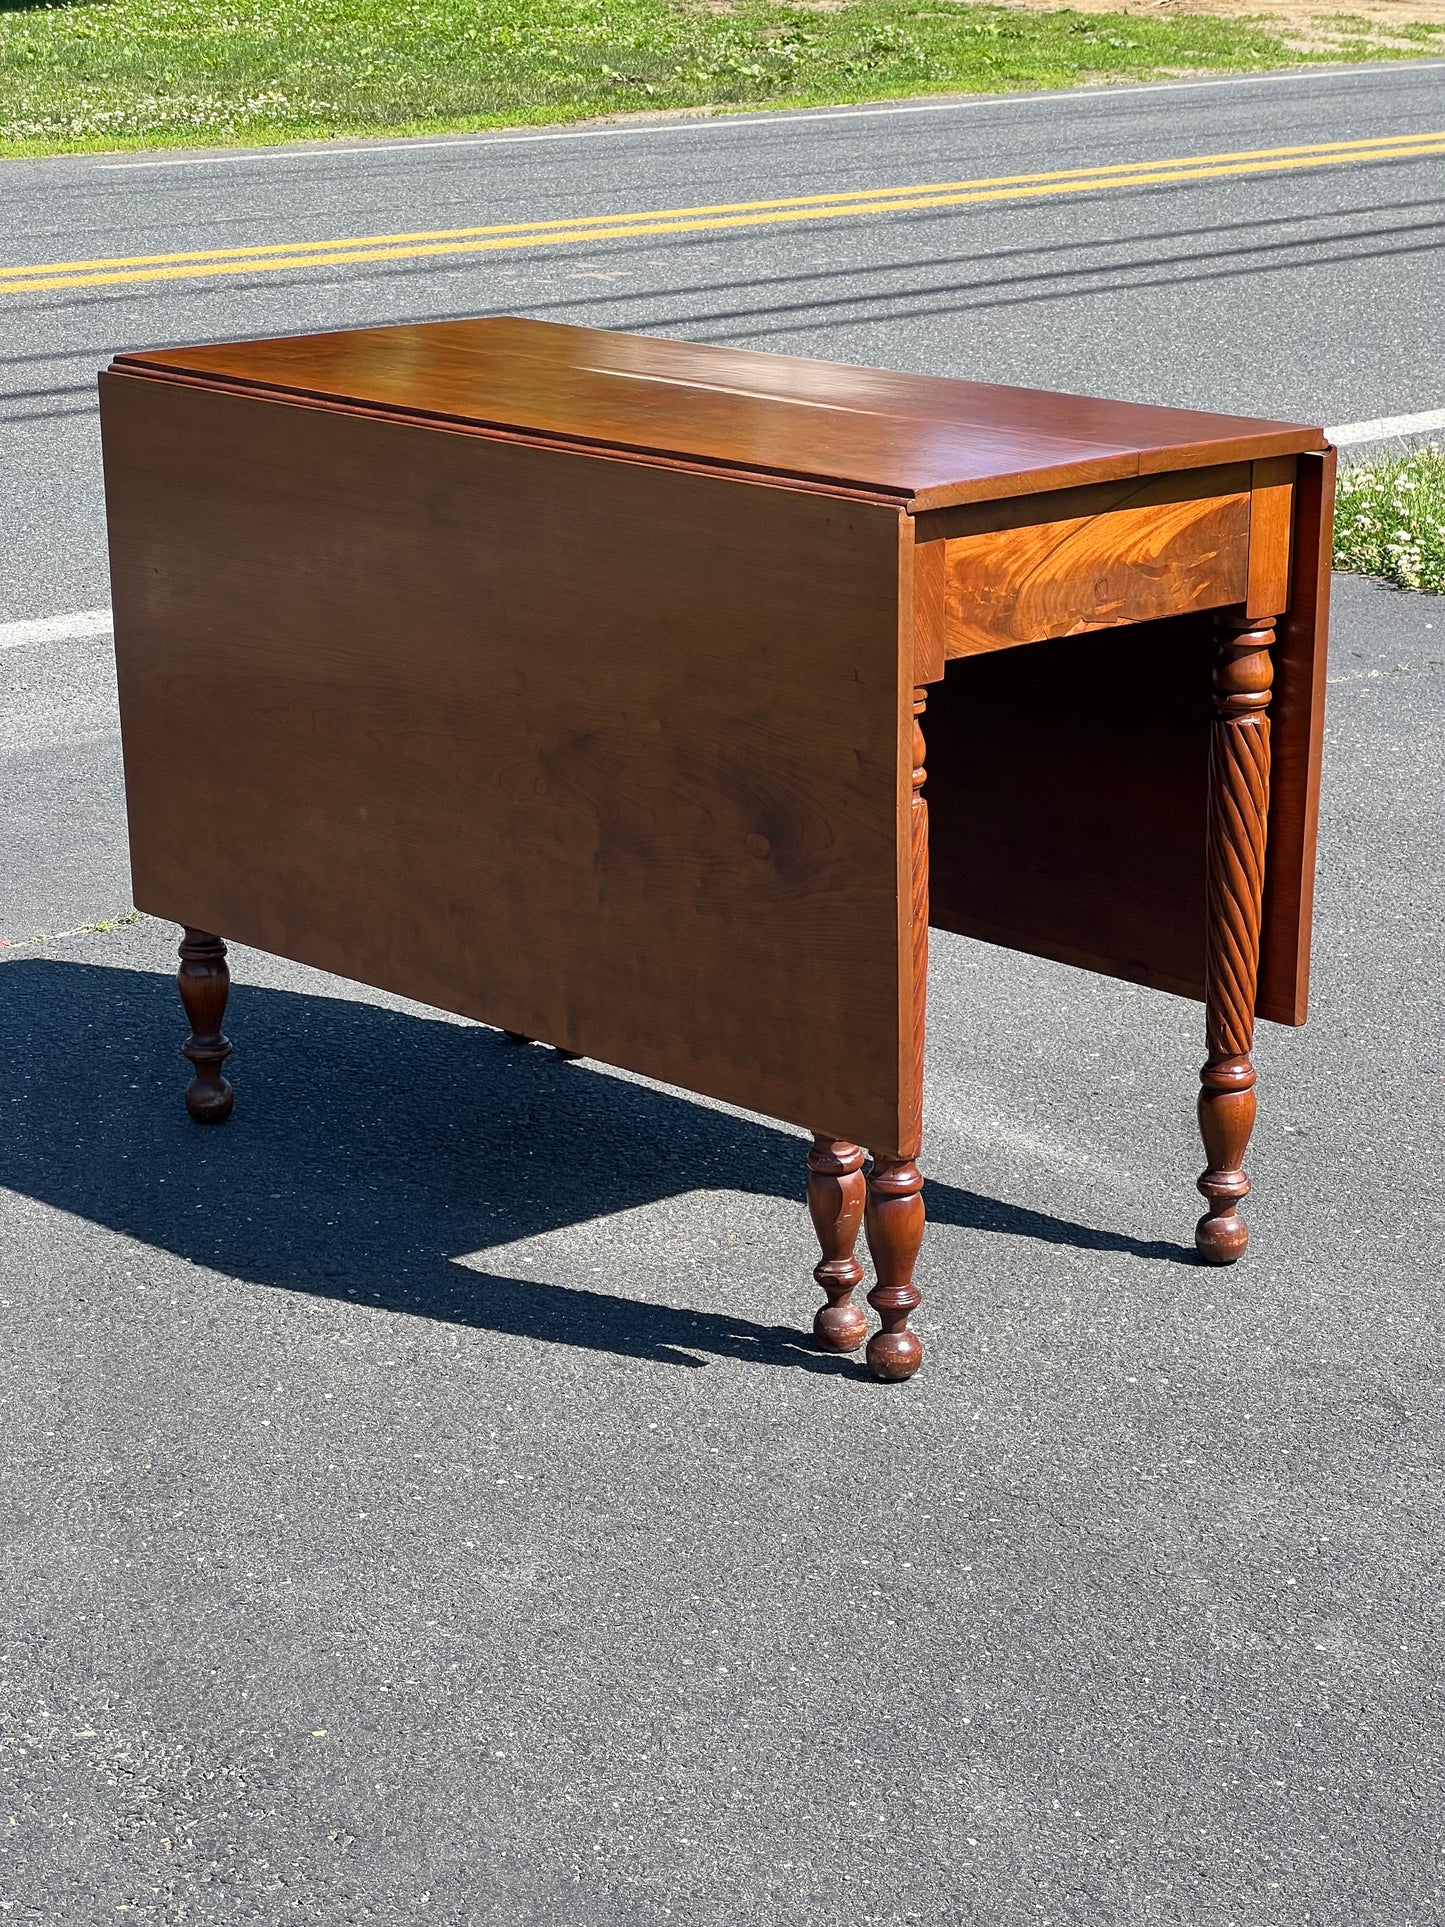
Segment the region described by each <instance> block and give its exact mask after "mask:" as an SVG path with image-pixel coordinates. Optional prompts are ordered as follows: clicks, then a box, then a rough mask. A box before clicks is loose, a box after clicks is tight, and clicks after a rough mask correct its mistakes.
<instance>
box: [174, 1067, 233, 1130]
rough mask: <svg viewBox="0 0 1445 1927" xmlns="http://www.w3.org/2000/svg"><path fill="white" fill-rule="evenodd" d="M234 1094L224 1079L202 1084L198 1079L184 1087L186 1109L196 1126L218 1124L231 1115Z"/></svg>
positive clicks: (219, 1078)
mask: <svg viewBox="0 0 1445 1927" xmlns="http://www.w3.org/2000/svg"><path fill="white" fill-rule="evenodd" d="M235 1102H236V1093H235V1092H234V1091H233V1090H232V1089H231V1086H230V1085H229V1084H228V1083H227V1081H226V1079H225V1078H224V1077H217V1078H214V1079H212V1080H211V1081H209V1082H207V1083H205V1084H203V1083H202V1082H201V1080H200V1079H199V1078H195V1079H193V1080H192V1082H191V1083H190V1084H188V1085H187V1087H186V1109H187V1110H188V1111H189V1112H190V1114H191V1116H192V1117H193V1118H194V1119H195V1120H196V1122H197V1124H219V1123H221V1122H222V1120H223V1119H225V1118H228V1117H229V1116H230V1115H231V1110H232V1107H233V1106H234V1104H235Z"/></svg>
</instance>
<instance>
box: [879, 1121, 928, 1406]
mask: <svg viewBox="0 0 1445 1927" xmlns="http://www.w3.org/2000/svg"><path fill="white" fill-rule="evenodd" d="M864 1224H865V1228H866V1230H867V1233H868V1250H869V1254H870V1255H871V1257H872V1259H873V1269H874V1270H875V1271H876V1272H877V1273H878V1282H877V1284H876V1285H875V1286H874V1287H873V1289H872V1291H870V1292H869V1294H868V1302H869V1304H870V1305H871V1306H872V1307H873V1309H874V1311H876V1312H877V1313H878V1317H879V1320H880V1323H881V1327H882V1329H881V1330H879V1331H876V1332H874V1334H873V1336H872V1337H871V1338H870V1339H869V1340H868V1354H867V1357H868V1369H869V1371H870V1372H871V1373H872V1374H873V1376H874V1378H883V1379H899V1378H912V1376H913V1374H914V1373H915V1372H916V1371H917V1370H918V1368H919V1366H920V1365H921V1364H922V1363H923V1341H922V1339H921V1338H920V1337H919V1336H918V1334H917V1332H914V1331H910V1330H909V1329H908V1320H909V1317H910V1315H911V1314H912V1313H913V1312H915V1311H916V1310H917V1309H918V1306H919V1303H920V1302H921V1297H922V1294H921V1293H920V1292H919V1289H918V1287H917V1286H916V1285H915V1284H914V1282H913V1268H914V1266H915V1265H916V1264H917V1262H918V1254H919V1252H920V1251H921V1250H922V1248H923V1229H924V1209H923V1176H922V1173H921V1172H920V1171H919V1169H918V1166H917V1165H916V1164H915V1163H914V1162H913V1160H912V1158H890V1157H875V1158H874V1160H873V1163H872V1167H871V1168H870V1170H869V1172H868V1208H867V1211H866V1213H865V1217H864Z"/></svg>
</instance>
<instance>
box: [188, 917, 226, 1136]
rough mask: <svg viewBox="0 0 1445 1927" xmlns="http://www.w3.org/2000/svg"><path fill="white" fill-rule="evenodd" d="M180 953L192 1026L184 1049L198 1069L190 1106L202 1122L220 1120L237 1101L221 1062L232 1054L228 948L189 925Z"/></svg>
mask: <svg viewBox="0 0 1445 1927" xmlns="http://www.w3.org/2000/svg"><path fill="white" fill-rule="evenodd" d="M180 957H181V967H180V970H179V971H178V972H177V975H176V982H177V983H178V984H179V986H180V992H181V1003H182V1004H183V1005H184V1007H185V1012H186V1017H187V1020H188V1021H189V1023H190V1026H191V1034H190V1036H189V1037H188V1038H187V1039H186V1041H185V1043H184V1044H182V1045H181V1050H182V1051H183V1052H184V1054H185V1055H186V1056H187V1057H188V1058H189V1059H190V1061H191V1068H192V1070H193V1071H194V1073H195V1075H194V1076H193V1077H192V1078H191V1081H190V1084H189V1085H188V1086H187V1088H186V1109H187V1110H188V1111H189V1112H190V1114H191V1116H192V1117H193V1118H194V1119H195V1120H196V1122H197V1123H198V1124H219V1123H220V1122H221V1120H222V1118H227V1117H229V1116H230V1115H231V1106H232V1105H233V1104H234V1103H235V1101H236V1096H235V1092H234V1091H233V1090H232V1089H231V1086H230V1085H229V1084H228V1083H227V1082H226V1079H225V1078H224V1077H223V1076H222V1075H221V1066H222V1064H224V1063H225V1061H226V1059H227V1058H228V1057H229V1056H230V1055H231V1046H230V1043H229V1042H228V1041H227V1039H226V1038H225V1037H224V1036H223V1035H222V1034H221V1025H222V1023H223V1022H224V1020H225V1016H226V999H227V997H229V996H230V994H231V973H230V971H229V970H228V969H227V967H226V946H225V944H224V943H222V941H221V939H220V938H219V937H213V936H211V935H210V933H209V932H208V931H205V930H192V929H190V928H189V927H187V929H186V933H185V936H184V938H183V939H182V941H181V948H180Z"/></svg>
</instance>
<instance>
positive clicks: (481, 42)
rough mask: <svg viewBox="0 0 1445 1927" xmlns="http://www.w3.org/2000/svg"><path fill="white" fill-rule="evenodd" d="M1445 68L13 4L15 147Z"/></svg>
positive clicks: (981, 34)
mask: <svg viewBox="0 0 1445 1927" xmlns="http://www.w3.org/2000/svg"><path fill="white" fill-rule="evenodd" d="M1439 51H1445V23H1439V24H1433V25H1432V24H1423V23H1416V22H1398V21H1393V20H1392V21H1390V22H1389V24H1388V30H1386V29H1384V28H1381V27H1380V26H1379V24H1378V23H1373V24H1372V23H1371V22H1370V21H1367V20H1363V19H1353V18H1350V17H1348V16H1338V15H1337V16H1332V17H1331V18H1330V19H1328V20H1324V21H1312V22H1311V23H1310V25H1309V28H1308V31H1307V32H1300V31H1299V30H1298V29H1296V28H1295V27H1293V26H1292V25H1291V24H1290V23H1287V22H1279V21H1263V20H1260V19H1248V20H1245V19H1213V18H1208V17H1201V16H1198V15H1194V16H1189V15H1185V16H1180V17H1169V16H1167V15H1166V16H1161V17H1153V16H1145V15H1143V14H1139V13H1135V14H1124V13H1107V14H1094V15H1090V14H1083V13H1076V12H1072V11H1068V10H1063V9H1060V10H1057V11H1053V10H1050V11H1043V10H1036V9H1034V8H1022V7H1007V6H990V5H975V4H969V5H955V4H946V5H942V6H940V5H939V4H937V0H828V4H826V5H819V4H779V3H778V0H709V3H708V4H698V3H697V0H92V3H91V4H86V5H83V6H75V5H63V6H57V5H44V4H35V3H34V0H18V3H17V0H5V3H4V4H0V153H8V154H45V153H60V152H78V151H84V150H88V149H115V148H123V147H137V146H145V145H151V146H185V145H204V146H214V145H218V144H226V143H232V142H244V143H248V144H256V143H260V142H266V141H278V140H281V141H294V140H298V139H308V138H316V137H325V136H334V135H337V134H362V135H376V134H381V133H393V134H396V133H442V132H447V131H453V130H456V129H462V128H477V127H489V126H491V127H494V126H501V125H511V126H515V125H526V124H533V125H535V124H538V123H543V122H556V121H570V120H579V119H586V118H591V117H595V116H598V115H605V114H610V113H616V112H618V111H619V110H621V111H624V112H626V111H636V110H638V109H642V110H644V111H645V110H657V109H667V110H675V109H678V108H684V109H685V108H694V107H701V108H714V107H736V106H744V105H754V106H760V105H768V106H773V107H777V106H790V107H801V106H810V105H815V104H819V103H828V102H840V101H861V100H880V99H891V98H903V97H906V96H909V95H917V94H929V93H940V92H974V93H977V92H987V93H1000V92H1009V91H1015V90H1019V89H1029V90H1037V89H1039V88H1046V87H1068V86H1077V85H1078V84H1080V83H1081V82H1091V81H1098V80H1119V79H1124V78H1134V79H1144V78H1158V77H1160V76H1164V75H1178V74H1206V73H1227V72H1236V73H1237V72H1245V71H1254V72H1258V71H1261V70H1263V69H1265V68H1270V67H1281V66H1292V65H1293V66H1300V65H1307V64H1310V63H1316V62H1320V61H1356V60H1363V59H1372V58H1392V57H1393V58H1400V57H1408V56H1410V55H1412V54H1414V55H1417V56H1418V55H1428V54H1430V53H1432V52H1439Z"/></svg>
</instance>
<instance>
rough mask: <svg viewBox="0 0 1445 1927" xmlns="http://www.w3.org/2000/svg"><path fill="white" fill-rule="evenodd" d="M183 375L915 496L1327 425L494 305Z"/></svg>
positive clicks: (180, 359)
mask: <svg viewBox="0 0 1445 1927" xmlns="http://www.w3.org/2000/svg"><path fill="white" fill-rule="evenodd" d="M113 365H114V367H115V369H116V370H117V371H118V372H120V371H124V372H128V373H133V374H150V375H155V376H165V375H171V376H173V377H180V378H182V379H189V380H191V381H195V380H197V379H201V380H205V381H209V382H213V383H215V384H217V385H220V386H224V387H231V388H240V389H245V390H251V391H255V390H260V391H264V392H269V393H272V394H274V395H277V396H278V397H279V396H291V397H306V398H309V399H311V400H313V401H316V402H318V403H322V404H327V403H329V404H333V405H343V406H347V407H350V408H353V409H355V408H361V409H367V410H373V409H374V410H377V411H381V412H384V413H386V414H389V415H396V416H401V417H403V418H407V419H410V420H430V421H442V422H449V423H456V424H461V425H465V426H469V427H472V428H479V429H483V430H486V431H488V432H492V433H496V432H498V431H501V432H505V433H510V434H515V435H520V436H525V437H528V438H537V439H544V440H548V441H554V442H560V443H563V444H566V445H570V446H573V447H579V446H596V447H599V448H606V449H607V450H608V451H609V452H611V453H613V454H614V455H615V454H616V453H618V452H620V451H623V450H627V451H631V452H632V453H633V454H635V455H638V456H641V457H645V458H647V459H650V460H653V461H659V460H660V461H663V462H667V463H675V464H684V465H693V464H697V465H701V466H705V467H709V468H721V469H723V470H726V471H730V472H732V473H739V472H742V473H752V474H757V475H765V476H767V477H769V478H770V479H774V480H778V479H785V478H786V479H790V480H792V481H794V482H796V483H799V484H803V485H806V486H807V487H809V488H811V489H814V490H818V489H825V490H835V491H840V492H848V493H862V494H866V495H869V496H873V497H875V498H881V499H887V500H893V501H900V502H901V503H902V504H903V505H904V506H906V507H907V508H909V509H910V510H926V509H934V508H945V507H948V506H950V505H952V504H955V503H961V502H979V501H989V500H993V499H996V498H998V497H1000V496H1017V495H1030V494H1036V493H1039V492H1041V491H1043V490H1048V489H1058V488H1066V487H1071V486H1075V485H1079V484H1083V483H1088V482H1107V481H1117V480H1120V479H1124V478H1127V477H1129V476H1134V475H1152V474H1160V473H1165V472H1173V471H1177V470H1179V469H1190V468H1203V467H1208V466H1211V465H1217V464H1220V463H1225V462H1240V461H1260V460H1265V459H1267V458H1269V457H1271V456H1282V455H1297V454H1304V453H1308V452H1318V451H1320V450H1322V449H1323V448H1324V447H1325V440H1324V437H1323V435H1322V434H1321V432H1320V430H1319V429H1318V428H1309V427H1302V426H1299V425H1297V424H1293V423H1289V422H1270V421H1255V420H1251V419H1247V418H1243V417H1240V416H1235V415H1212V414H1201V413H1198V412H1196V411H1194V410H1191V409H1183V408H1153V407H1146V406H1143V405H1141V404H1139V403H1136V402H1117V401H1098V400H1093V399H1091V398H1089V397H1087V396H1081V395H1062V394H1051V393H1046V392H1042V391H1040V390H1036V389H1030V388H1006V387H999V386H995V385H993V384H991V383H987V382H971V381H955V380H949V379H946V378H943V377H940V376H932V375H909V374H898V373H894V372H891V371H888V370H885V369H878V368H855V367H848V366H842V365H838V364H836V363H833V362H827V361H806V360H802V359H800V358H795V357H792V356H787V355H770V354H756V353H751V352H748V351H745V350H741V349H736V348H717V347H709V346H698V345H696V344H694V343H692V342H684V341H668V340H659V339H656V338H654V337H650V336H647V337H644V336H637V335H624V334H613V333H610V332H608V331H606V330H603V329H595V328H569V327H563V326H559V325H558V324H557V323H555V322H542V321H529V320H524V319H518V318H514V317H496V318H491V319H485V320H477V321H438V322H425V323H419V324H416V325H414V326H406V327H389V328H359V329H354V330H348V331H346V332H342V333H335V334H320V335H296V336H290V337H283V338H280V339H276V340H269V341H246V342H234V343H221V344H217V345H211V346H205V347H195V348H167V349H154V350H151V351H149V352H147V353H144V354H129V355H121V356H119V357H117V359H116V361H115V363H114V364H113Z"/></svg>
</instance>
